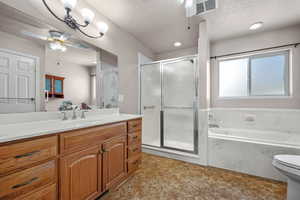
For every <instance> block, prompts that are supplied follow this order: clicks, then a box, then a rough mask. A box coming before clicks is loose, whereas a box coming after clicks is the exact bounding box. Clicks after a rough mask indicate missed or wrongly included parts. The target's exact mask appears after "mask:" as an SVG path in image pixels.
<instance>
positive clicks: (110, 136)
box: [0, 115, 142, 200]
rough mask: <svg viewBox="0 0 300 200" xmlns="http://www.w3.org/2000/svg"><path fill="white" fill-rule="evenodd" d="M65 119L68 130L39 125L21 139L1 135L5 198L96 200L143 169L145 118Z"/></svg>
mask: <svg viewBox="0 0 300 200" xmlns="http://www.w3.org/2000/svg"><path fill="white" fill-rule="evenodd" d="M49 123H50V122H49ZM63 123H64V122H57V127H60V126H61V127H64V128H61V129H60V130H63V131H58V129H59V128H56V129H55V130H51V131H49V130H47V131H48V132H47V131H46V129H45V132H46V134H44V133H42V132H41V131H42V128H36V130H35V131H36V132H35V134H28V135H27V136H22V139H17V140H14V139H12V138H10V139H7V138H6V137H5V136H1V133H0V199H1V200H2V199H8V200H10V199H18V200H21V199H22V200H41V199H43V200H56V199H60V200H75V199H76V200H92V199H96V198H97V197H98V196H100V195H101V194H103V193H104V192H106V191H109V190H110V189H113V188H116V187H117V186H119V185H120V184H121V183H122V182H124V181H126V180H127V179H128V178H129V177H130V176H131V175H132V174H133V173H134V172H135V171H136V170H137V169H138V168H139V165H140V163H141V123H142V118H141V117H140V116H134V115H131V116H122V117H119V118H117V117H116V118H114V120H108V119H106V120H104V121H103V120H102V121H101V120H100V121H99V122H93V123H88V122H83V123H85V124H84V125H81V126H79V125H78V124H76V123H72V122H70V123H69V124H67V123H68V122H66V123H65V126H63V125H61V124H63ZM20 127H21V126H20ZM65 127H67V128H65ZM7 130H9V128H8V129H7ZM32 130H33V129H32ZM1 131H3V130H1ZM18 131H19V132H20V133H21V132H22V130H18ZM24 131H25V132H26V128H24ZM27 132H28V131H27ZM37 133H40V134H37ZM2 134H5V133H2ZM12 134H13V133H12ZM7 135H8V134H7ZM32 135H35V136H32ZM19 136H20V135H19Z"/></svg>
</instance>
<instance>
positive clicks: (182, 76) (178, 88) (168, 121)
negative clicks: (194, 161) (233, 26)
mask: <svg viewBox="0 0 300 200" xmlns="http://www.w3.org/2000/svg"><path fill="white" fill-rule="evenodd" d="M195 62H196V61H195V59H184V60H180V61H174V62H169V63H163V64H162V71H163V76H162V77H163V78H162V94H163V95H162V113H163V131H162V147H164V148H169V149H174V150H180V151H186V152H193V153H196V152H197V133H196V130H197V127H196V126H197V122H196V121H197V114H196V112H197V109H196V63H195Z"/></svg>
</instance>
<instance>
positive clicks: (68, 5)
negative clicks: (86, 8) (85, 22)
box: [61, 0, 77, 10]
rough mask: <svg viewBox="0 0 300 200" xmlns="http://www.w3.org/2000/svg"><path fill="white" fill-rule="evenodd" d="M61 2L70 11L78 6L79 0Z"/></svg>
mask: <svg viewBox="0 0 300 200" xmlns="http://www.w3.org/2000/svg"><path fill="white" fill-rule="evenodd" d="M61 2H62V3H63V4H64V7H65V9H70V10H72V9H73V8H74V7H75V6H76V4H77V0H61Z"/></svg>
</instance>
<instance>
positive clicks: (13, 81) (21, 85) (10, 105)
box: [0, 50, 36, 113]
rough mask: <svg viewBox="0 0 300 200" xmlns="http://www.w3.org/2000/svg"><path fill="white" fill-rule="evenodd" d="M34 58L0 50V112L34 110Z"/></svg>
mask: <svg viewBox="0 0 300 200" xmlns="http://www.w3.org/2000/svg"><path fill="white" fill-rule="evenodd" d="M35 71H36V59H34V58H31V57H27V56H23V55H17V54H14V53H8V52H5V51H1V50H0V113H15V112H34V111H36V105H35V104H36V102H35V96H36V95H35V91H36V85H35V84H36V77H35Z"/></svg>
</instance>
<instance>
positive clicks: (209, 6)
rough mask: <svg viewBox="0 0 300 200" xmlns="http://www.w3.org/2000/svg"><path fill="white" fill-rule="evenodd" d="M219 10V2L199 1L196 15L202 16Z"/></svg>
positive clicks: (212, 0)
mask: <svg viewBox="0 0 300 200" xmlns="http://www.w3.org/2000/svg"><path fill="white" fill-rule="evenodd" d="M216 8H217V0H197V1H196V15H202V14H205V13H207V12H209V11H212V10H215V9H216Z"/></svg>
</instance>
